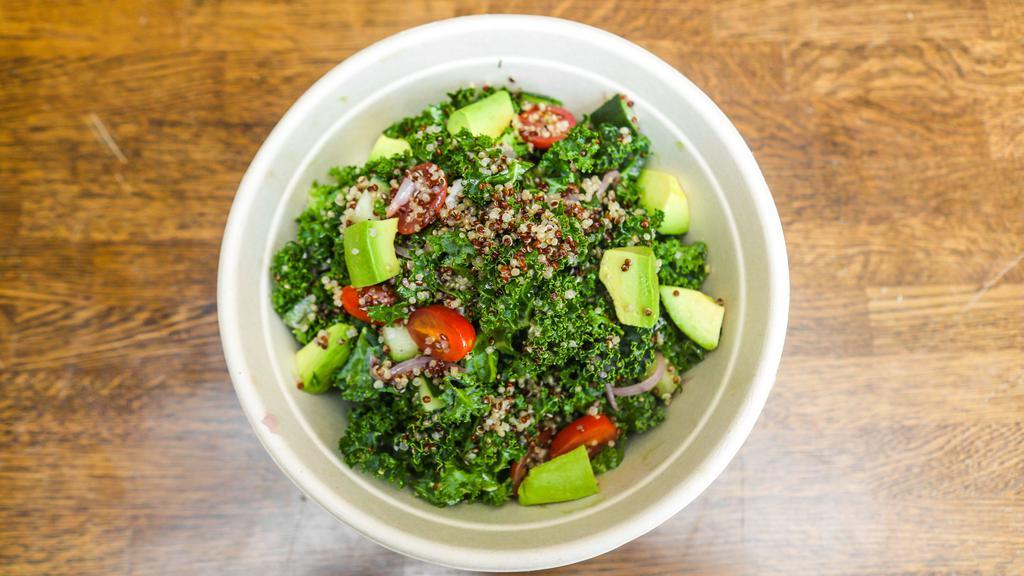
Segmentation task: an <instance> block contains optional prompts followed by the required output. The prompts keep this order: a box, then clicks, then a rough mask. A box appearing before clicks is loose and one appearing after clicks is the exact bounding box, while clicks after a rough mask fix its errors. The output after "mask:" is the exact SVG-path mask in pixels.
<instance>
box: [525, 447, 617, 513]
mask: <svg viewBox="0 0 1024 576" xmlns="http://www.w3.org/2000/svg"><path fill="white" fill-rule="evenodd" d="M597 492H598V490H597V480H596V479H595V478H594V469H593V468H591V467H590V458H589V457H587V447H586V446H578V447H577V448H576V449H575V450H573V451H572V452H569V453H567V454H562V455H561V456H559V457H558V458H555V459H553V460H548V461H547V462H545V463H543V464H541V465H540V466H537V467H536V468H533V469H531V470H530V472H529V474H527V475H526V478H525V479H524V480H523V483H522V484H520V485H519V503H520V504H522V505H523V506H532V505H534V504H551V503H553V502H566V501H569V500H579V499H580V498H586V497H587V496H591V495H594V494H597Z"/></svg>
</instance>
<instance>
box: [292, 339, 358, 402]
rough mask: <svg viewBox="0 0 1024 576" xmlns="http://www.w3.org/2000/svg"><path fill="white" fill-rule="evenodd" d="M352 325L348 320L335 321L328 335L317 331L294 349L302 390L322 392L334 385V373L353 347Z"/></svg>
mask: <svg viewBox="0 0 1024 576" xmlns="http://www.w3.org/2000/svg"><path fill="white" fill-rule="evenodd" d="M351 329H352V326H350V325H348V324H335V325H333V326H331V327H330V328H327V330H326V332H327V334H326V335H324V336H321V335H317V337H316V338H314V339H313V340H312V341H310V342H309V343H308V344H306V345H305V346H303V347H302V349H301V350H299V351H298V352H296V353H295V367H296V370H297V371H298V373H299V379H300V380H301V381H302V391H303V392H309V393H310V394H320V393H321V392H326V391H327V389H328V388H330V387H331V377H332V376H334V373H335V372H337V371H338V370H340V369H341V367H342V366H344V365H345V360H348V355H349V352H351V351H352V340H351V339H350V338H349V336H348V332H349V330H351Z"/></svg>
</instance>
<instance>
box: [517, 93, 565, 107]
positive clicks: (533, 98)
mask: <svg viewBox="0 0 1024 576" xmlns="http://www.w3.org/2000/svg"><path fill="white" fill-rule="evenodd" d="M518 96H519V101H520V102H522V103H523V104H547V105H549V106H561V105H562V101H561V100H559V99H558V98H552V97H550V96H545V95H543V94H537V93H535V92H526V91H525V90H524V91H523V92H520V93H519V94H518Z"/></svg>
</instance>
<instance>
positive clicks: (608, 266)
mask: <svg viewBox="0 0 1024 576" xmlns="http://www.w3.org/2000/svg"><path fill="white" fill-rule="evenodd" d="M598 278H600V279H601V282H602V283H603V284H604V287H605V288H606V289H607V290H608V294H610V295H611V297H612V302H613V303H614V304H615V315H616V317H618V319H619V322H621V323H623V324H626V325H628V326H639V327H641V328H650V327H652V326H654V324H655V323H656V322H657V321H658V313H659V311H660V310H659V305H658V264H657V259H656V258H655V257H654V251H653V250H651V249H650V248H649V247H647V246H630V247H627V248H612V249H610V250H605V252H604V255H603V256H602V257H601V268H600V269H599V270H598Z"/></svg>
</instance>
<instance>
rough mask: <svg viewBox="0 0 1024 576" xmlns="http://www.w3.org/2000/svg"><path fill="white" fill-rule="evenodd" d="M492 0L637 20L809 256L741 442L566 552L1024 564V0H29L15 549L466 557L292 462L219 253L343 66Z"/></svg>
mask: <svg viewBox="0 0 1024 576" xmlns="http://www.w3.org/2000/svg"><path fill="white" fill-rule="evenodd" d="M101 4H104V5H101ZM488 10H492V11H514V12H520V11H525V12H535V13H548V14H552V15H556V16H561V17H565V18H572V19H577V20H581V21H583V22H587V23H591V24H594V25H597V26H600V27H603V28H606V29H609V30H611V31H614V32H617V33H619V34H621V35H623V36H625V37H627V38H629V39H631V40H633V41H635V42H638V43H640V44H642V45H643V46H645V47H647V48H649V49H650V50H652V51H654V52H655V53H656V54H658V55H660V56H661V57H663V58H665V59H666V60H668V61H669V62H670V63H672V64H673V65H675V66H676V67H677V68H679V70H681V71H682V72H683V73H685V74H686V75H688V76H689V77H690V78H691V79H693V80H694V81H695V82H696V83H697V84H699V85H700V86H701V87H702V88H703V89H704V90H706V91H707V92H708V93H709V94H710V95H711V96H712V97H713V98H714V99H715V100H716V101H717V102H718V103H719V104H720V105H721V106H722V108H723V109H724V110H725V112H726V113H727V114H728V115H729V116H730V117H731V118H732V119H733V121H734V122H735V123H736V125H737V126H738V127H739V129H740V131H741V132H742V133H743V135H744V136H745V137H746V139H747V141H748V142H749V143H750V145H751V147H752V148H753V150H754V153H755V154H756V156H757V158H758V160H759V161H760V163H761V166H762V168H763V170H764V173H765V176H766V178H767V180H768V183H769V184H770V185H771V188H772V190H773V191H774V194H775V198H776V201H777V203H778V207H779V212H780V213H781V215H782V219H783V224H784V227H785V232H786V238H787V240H788V245H789V251H790V259H791V267H792V282H793V297H792V311H791V320H790V325H791V327H790V331H789V338H788V342H787V346H786V354H785V358H784V360H783V362H782V368H781V371H780V374H779V379H778V384H777V385H776V388H775V391H774V392H773V394H772V396H771V398H770V399H769V401H768V405H767V407H766V409H765V412H764V414H763V416H762V417H761V420H760V422H759V424H758V425H757V427H756V429H755V430H754V433H753V435H752V436H751V437H750V439H749V441H747V443H746V445H745V446H744V448H743V450H742V451H741V452H740V454H739V456H738V457H737V458H736V460H735V461H734V462H733V463H732V464H731V465H730V466H729V468H728V470H727V471H726V472H725V473H724V474H723V475H722V477H721V478H720V479H719V480H718V481H717V482H716V483H715V484H714V485H713V486H712V487H711V488H710V489H708V491H707V492H706V493H705V494H703V495H702V496H701V497H700V498H698V499H697V501H695V502H694V503H693V504H692V505H691V506H690V507H689V508H687V509H686V510H685V511H684V512H682V513H680V514H678V515H677V516H676V517H675V518H673V519H672V520H671V521H669V522H668V523H666V524H665V525H663V526H662V527H661V528H658V529H657V530H655V531H654V532H652V533H650V534H649V535H647V536H645V537H643V538H641V539H639V540H638V541H635V542H633V543H631V544H628V545H626V546H623V547H622V548H621V549H619V550H616V551H614V552H611V553H609V554H607V555H605V556H603V557H600V558H597V559H594V560H592V561H590V562H587V563H584V564H582V565H578V566H574V567H570V568H566V569H563V570H558V571H556V572H558V573H567V574H568V573H576V574H596V573H600V574H619V573H621V574H684V573H716V574H755V573H756V574H787V575H792V574H840V573H843V574H863V573H921V574H923V573H952V572H958V573H974V572H978V573H1003V574H1011V573H1016V574H1021V573H1024V265H1022V259H1024V42H1022V38H1024V4H1022V3H1021V2H1018V1H1017V0H989V1H988V2H987V3H986V2H984V1H982V0H977V1H971V2H963V1H959V0H945V1H939V0H935V1H929V0H917V1H906V2H893V1H882V2H864V3H860V2H850V3H845V2H827V3H824V4H821V3H817V2H806V3H805V2H799V1H795V0H773V1H769V2H756V1H753V0H750V1H745V0H731V1H728V2H723V3H716V4H709V3H705V2H700V1H692V2H663V3H654V2H646V1H639V0H637V1H611V0H579V1H549V2H540V3H537V4H528V3H523V2H512V3H511V4H506V3H500V2H488V1H471V0H441V1H437V2H426V1H416V2H399V1H394V0H386V1H377V2H353V3H338V2H335V3H326V4H323V5H313V4H309V3H299V4H292V3H284V2H274V1H270V0H258V1H248V2H238V3H235V2H181V1H179V2H137V3H136V2H120V3H117V5H106V3H99V2H75V3H69V2H64V1H54V2H33V1H19V0H5V1H4V2H3V4H2V6H0V241H2V246H0V255H2V258H0V373H2V380H0V381H2V384H3V393H2V396H0V572H3V573H7V574H200V573H202V574H294V575H306V574H393V573H403V574H440V573H447V572H448V571H446V570H443V569H439V568H434V567H431V566H428V565H425V564H421V563H419V562H416V561H414V560H410V559H406V558H404V557H402V556H399V555H397V554H394V553H392V552H389V551H387V550H385V549H382V548H380V547H378V546H377V545H375V544H373V543H371V542H369V541H368V540H365V539H363V538H362V537H360V536H359V535H357V534H356V533H355V532H353V531H352V530H351V529H349V528H348V527H346V526H345V525H343V524H341V523H338V522H336V521H335V520H334V519H333V518H332V517H331V516H329V515H328V514H327V513H326V512H324V511H323V510H321V509H320V508H319V507H318V506H317V505H315V504H314V503H312V502H309V501H307V500H306V499H305V498H304V497H303V496H302V495H301V494H300V493H299V491H298V490H297V489H296V488H295V487H294V486H293V485H292V484H291V483H290V482H289V481H288V480H287V479H286V478H285V477H284V475H282V474H281V473H280V472H279V471H278V470H277V468H276V466H275V465H274V464H273V463H272V462H271V460H270V458H269V457H268V456H267V454H266V453H265V452H264V451H263V449H262V448H261V447H260V445H259V444H258V442H257V441H256V438H255V437H254V435H253V434H252V433H251V432H250V430H249V426H248V424H247V423H246V421H245V419H244V417H243V415H242V412H241V410H240V409H239V406H238V402H237V401H236V400H235V395H234V392H233V391H232V389H231V385H230V382H229V380H228V375H227V373H226V371H225V367H224V360H223V357H222V355H221V349H220V343H219V340H218V333H217V309H216V304H215V288H216V286H215V272H216V267H217V255H218V247H219V243H220V237H221V231H222V227H223V225H224V221H225V217H226V215H227V212H228V208H229V206H230V204H231V200H232V196H233V195H234V190H235V187H236V185H237V183H238V180H239V178H240V177H241V175H242V173H243V171H244V170H245V168H246V166H247V165H248V163H249V160H250V159H251V158H252V156H253V154H254V153H255V152H256V150H257V148H258V147H259V145H260V142H261V141H262V140H263V138H264V137H265V136H266V135H267V133H268V132H269V131H270V129H271V127H272V126H273V125H274V123H275V122H276V121H277V119H278V118H279V117H280V116H281V115H282V114H283V113H284V111H285V110H286V109H287V108H288V107H289V106H290V105H291V103H292V102H293V101H294V100H295V99H296V98H297V97H298V96H299V95H300V94H301V93H302V92H303V91H304V90H305V89H306V88H307V87H308V86H309V85H310V84H311V83H312V82H313V81H314V80H316V79H317V78H318V77H319V76H320V75H321V74H323V73H324V72H326V71H327V70H328V69H330V68H331V67H332V66H333V65H335V64H336V63H337V62H339V61H340V60H342V59H344V58H345V57H347V56H348V55H350V54H352V53H353V52H354V51H356V50H358V49H360V48H362V47H364V46H366V45H367V44H369V43H371V42H373V41H375V40H378V39H380V38H383V37H385V36H388V35H390V34H392V33H394V32H397V31H399V30H402V29H404V28H406V27H409V26H413V25H416V24H420V23H423V22H427V21H429V20H434V19H439V18H447V17H451V16H457V15H464V14H471V13H478V12H484V11H488ZM229 486H231V488H228V487H229Z"/></svg>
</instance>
